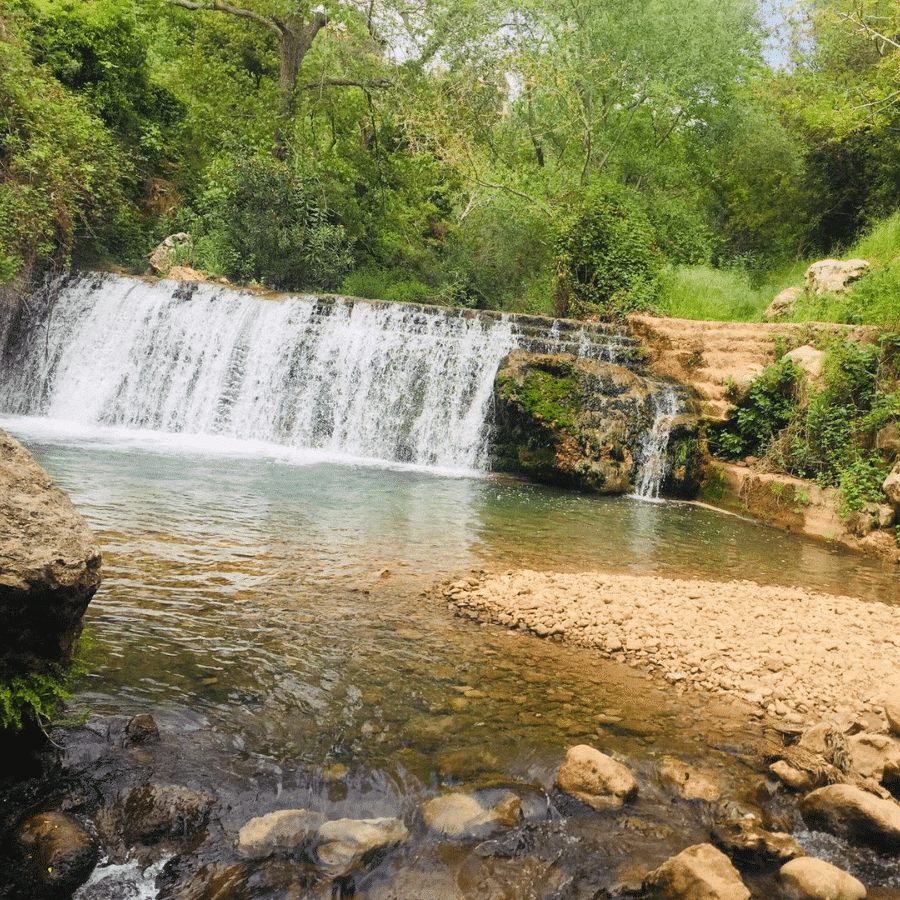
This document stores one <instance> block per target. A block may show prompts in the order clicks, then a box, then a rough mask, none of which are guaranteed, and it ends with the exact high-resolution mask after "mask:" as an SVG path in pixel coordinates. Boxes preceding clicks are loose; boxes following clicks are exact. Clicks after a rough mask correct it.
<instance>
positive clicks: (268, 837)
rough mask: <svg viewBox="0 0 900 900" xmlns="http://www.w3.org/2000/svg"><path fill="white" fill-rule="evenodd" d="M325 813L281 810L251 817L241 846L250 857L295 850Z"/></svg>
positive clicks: (242, 833) (319, 822) (241, 839)
mask: <svg viewBox="0 0 900 900" xmlns="http://www.w3.org/2000/svg"><path fill="white" fill-rule="evenodd" d="M322 821H323V816H322V815H321V814H320V813H312V812H310V811H309V810H306V809H279V810H277V811H276V812H271V813H268V814H267V815H265V816H259V817H258V818H256V819H251V820H250V821H249V822H247V824H246V825H244V826H243V827H242V828H241V830H240V831H239V832H238V839H237V848H238V850H240V852H241V853H243V854H245V855H246V856H268V855H269V854H270V853H274V852H275V851H278V850H292V849H294V848H295V847H296V846H297V845H298V844H302V843H304V842H305V841H307V840H309V839H310V838H312V837H313V836H314V835H315V833H316V832H317V830H318V828H319V826H320V825H321V824H322Z"/></svg>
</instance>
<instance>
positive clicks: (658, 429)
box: [634, 383, 678, 500]
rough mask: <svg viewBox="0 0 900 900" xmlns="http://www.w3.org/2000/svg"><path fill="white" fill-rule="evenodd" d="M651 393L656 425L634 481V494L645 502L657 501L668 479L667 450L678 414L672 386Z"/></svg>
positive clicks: (643, 448) (646, 438)
mask: <svg viewBox="0 0 900 900" xmlns="http://www.w3.org/2000/svg"><path fill="white" fill-rule="evenodd" d="M659 388H660V389H659V390H658V391H656V392H654V393H653V394H651V395H650V396H651V398H652V400H653V404H654V407H655V408H654V415H653V424H652V426H651V427H650V430H649V431H648V432H647V433H646V434H645V435H644V439H643V441H642V444H641V451H640V458H641V467H640V474H639V475H638V477H637V479H636V480H635V485H634V494H635V496H636V497H640V498H641V499H643V500H655V499H656V498H657V497H659V489H660V488H661V487H662V483H663V480H664V479H665V477H666V471H667V464H666V450H668V448H669V435H670V434H671V430H672V421H673V419H674V418H675V416H676V415H678V397H677V395H676V393H675V389H674V388H673V387H672V385H670V384H662V383H660V385H659Z"/></svg>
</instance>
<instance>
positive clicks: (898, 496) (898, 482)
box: [881, 463, 900, 511]
mask: <svg viewBox="0 0 900 900" xmlns="http://www.w3.org/2000/svg"><path fill="white" fill-rule="evenodd" d="M881 489H882V490H883V491H884V493H885V494H886V495H887V498H888V500H889V501H890V504H891V506H893V507H894V509H895V510H897V511H900V463H896V464H895V465H894V468H893V469H891V471H890V472H888V474H887V478H885V479H884V482H883V483H882V485H881Z"/></svg>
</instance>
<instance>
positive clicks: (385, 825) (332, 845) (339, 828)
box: [316, 819, 409, 878]
mask: <svg viewBox="0 0 900 900" xmlns="http://www.w3.org/2000/svg"><path fill="white" fill-rule="evenodd" d="M408 836H409V832H408V831H407V829H406V826H405V825H404V824H403V822H401V821H400V819H334V820H332V821H330V822H326V823H325V824H324V825H322V827H321V828H320V829H319V841H320V843H319V846H318V849H317V851H316V853H317V855H318V857H319V862H320V863H321V865H322V868H323V869H324V870H325V871H326V872H327V873H328V874H329V875H331V876H332V877H335V878H337V877H340V876H342V875H346V874H347V873H348V872H350V871H351V870H352V869H354V868H355V867H356V866H357V865H359V864H360V863H361V862H363V861H364V860H365V859H366V857H368V856H370V855H372V854H374V853H376V852H378V851H379V850H387V849H388V848H389V847H392V846H394V845H395V844H400V843H402V842H403V841H405V840H406V838H407V837H408Z"/></svg>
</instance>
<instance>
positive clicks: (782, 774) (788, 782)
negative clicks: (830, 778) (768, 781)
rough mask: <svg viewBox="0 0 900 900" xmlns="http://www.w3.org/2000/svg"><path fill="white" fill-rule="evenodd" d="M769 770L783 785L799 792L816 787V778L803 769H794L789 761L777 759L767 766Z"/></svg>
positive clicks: (803, 792)
mask: <svg viewBox="0 0 900 900" xmlns="http://www.w3.org/2000/svg"><path fill="white" fill-rule="evenodd" d="M769 771H770V772H771V773H772V774H773V775H774V776H775V777H776V778H777V779H778V780H779V781H780V782H781V783H782V784H783V785H784V786H785V787H788V788H790V789H791V790H792V791H796V792H797V793H799V794H805V793H807V792H808V791H811V790H813V788H815V787H816V779H815V778H813V776H812V775H811V774H810V773H809V772H806V771H804V770H803V769H795V768H794V767H793V766H792V765H791V764H790V763H789V762H787V761H786V760H783V759H779V760H778V761H777V762H773V763H772V765H771V766H769Z"/></svg>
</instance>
